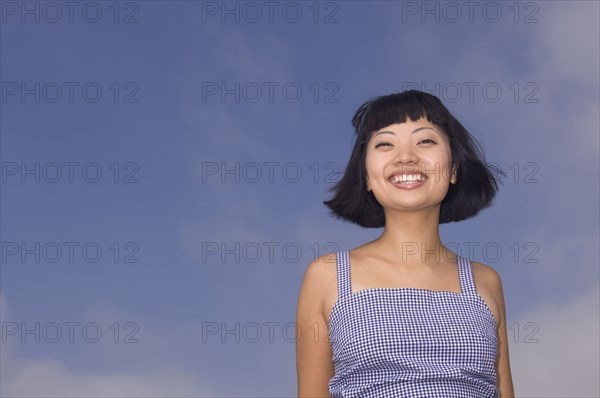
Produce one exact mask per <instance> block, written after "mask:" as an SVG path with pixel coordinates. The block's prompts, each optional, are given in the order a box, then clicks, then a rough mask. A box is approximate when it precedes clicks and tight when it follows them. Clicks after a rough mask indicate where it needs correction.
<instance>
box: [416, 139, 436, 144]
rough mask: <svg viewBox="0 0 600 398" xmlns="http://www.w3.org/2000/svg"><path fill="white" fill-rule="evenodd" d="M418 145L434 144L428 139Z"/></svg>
mask: <svg viewBox="0 0 600 398" xmlns="http://www.w3.org/2000/svg"><path fill="white" fill-rule="evenodd" d="M419 144H435V141H434V140H430V139H429V138H428V139H426V140H423V141H421V142H419Z"/></svg>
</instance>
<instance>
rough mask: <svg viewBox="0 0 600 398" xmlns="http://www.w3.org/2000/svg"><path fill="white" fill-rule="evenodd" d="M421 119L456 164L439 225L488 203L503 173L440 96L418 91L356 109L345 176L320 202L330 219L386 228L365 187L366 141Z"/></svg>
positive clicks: (374, 100) (471, 213)
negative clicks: (434, 129)
mask: <svg viewBox="0 0 600 398" xmlns="http://www.w3.org/2000/svg"><path fill="white" fill-rule="evenodd" d="M421 117H425V118H427V120H428V121H429V122H431V123H433V124H435V125H437V126H439V127H440V128H441V129H442V131H443V132H444V133H445V134H446V135H447V136H448V138H449V141H450V148H451V152H452V163H453V165H456V166H458V170H457V175H456V177H457V182H456V184H450V186H449V189H448V193H447V194H446V197H445V198H444V200H443V201H442V203H441V208H440V218H439V223H440V224H444V223H449V222H455V221H461V220H465V219H468V218H471V217H474V216H475V215H477V214H478V213H479V212H480V211H481V210H482V209H484V208H486V207H488V206H490V205H491V204H492V201H493V199H494V196H495V195H496V192H497V190H498V182H500V181H499V175H504V176H505V174H504V172H503V171H502V170H500V169H499V168H497V167H496V166H494V165H492V164H486V163H485V162H484V157H483V152H482V151H481V149H480V146H479V144H478V143H477V141H475V139H474V138H473V137H472V136H471V134H470V133H469V132H468V131H467V130H466V129H465V128H464V127H463V126H462V124H460V122H459V121H458V120H456V118H455V117H454V116H452V114H451V113H450V111H449V110H448V109H447V108H446V107H445V106H444V104H442V102H441V101H440V99H439V98H437V97H436V96H434V95H431V94H429V93H425V92H422V91H418V90H408V91H403V92H401V93H396V94H389V95H384V96H380V97H376V98H372V99H370V100H368V101H367V102H365V103H364V104H363V105H361V106H360V108H358V110H357V111H356V113H355V114H354V117H353V118H352V126H354V130H355V132H356V139H355V142H354V148H353V149H352V154H351V155H350V160H349V161H348V165H347V167H346V170H345V171H344V175H343V176H342V178H341V180H339V181H338V182H337V183H336V184H335V185H334V186H333V187H331V188H330V189H329V191H330V192H331V193H332V194H333V197H332V198H331V199H330V200H327V201H325V202H323V203H324V204H325V205H326V206H327V207H328V208H329V210H330V214H331V215H332V216H334V217H335V218H338V219H342V220H344V221H349V222H352V223H355V224H358V225H360V226H361V227H365V228H381V227H383V226H385V212H384V209H383V207H382V206H381V204H379V202H378V201H377V199H376V198H375V196H374V195H373V192H372V191H367V183H366V182H367V180H366V168H365V159H366V153H367V144H368V142H369V140H370V138H371V136H372V135H373V133H374V132H375V131H378V130H380V129H382V128H384V127H387V126H389V125H391V124H395V123H404V122H405V121H406V120H407V118H410V120H412V121H417V120H419V119H420V118H421Z"/></svg>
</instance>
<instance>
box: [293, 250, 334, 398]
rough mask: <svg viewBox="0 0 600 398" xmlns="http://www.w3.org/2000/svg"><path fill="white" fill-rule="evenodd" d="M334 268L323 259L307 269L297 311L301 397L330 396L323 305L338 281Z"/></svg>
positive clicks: (329, 357) (330, 372)
mask: <svg viewBox="0 0 600 398" xmlns="http://www.w3.org/2000/svg"><path fill="white" fill-rule="evenodd" d="M331 268H332V267H331V264H328V262H327V261H325V260H324V257H320V258H319V259H317V260H315V261H314V262H312V263H311V264H310V265H309V266H308V268H307V269H306V272H305V273H304V279H303V281H302V286H301V288H300V294H299V297H298V307H297V310H296V326H297V328H298V334H297V338H296V370H297V377H298V396H299V397H307V396H310V397H328V396H329V390H328V383H329V380H330V379H331V377H332V376H333V362H332V353H331V345H330V344H329V333H328V330H327V323H326V320H325V316H324V313H323V304H324V300H325V294H326V292H327V291H328V289H331V284H332V282H333V283H335V281H336V279H335V275H333V276H332V269H331ZM333 271H334V272H335V267H333ZM332 278H333V281H332Z"/></svg>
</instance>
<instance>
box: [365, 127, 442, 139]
mask: <svg viewBox="0 0 600 398" xmlns="http://www.w3.org/2000/svg"><path fill="white" fill-rule="evenodd" d="M421 130H433V131H435V132H436V133H438V134H440V132H439V131H437V130H436V129H434V128H433V127H426V126H424V127H419V128H416V129H414V130H413V131H412V132H411V134H415V133H418V132H419V131H421ZM379 134H392V135H396V133H394V132H393V131H389V130H382V131H378V132H376V133H375V134H374V135H373V138H375V137H377V136H378V135H379ZM440 135H441V134H440Z"/></svg>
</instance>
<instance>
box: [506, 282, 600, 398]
mask: <svg viewBox="0 0 600 398" xmlns="http://www.w3.org/2000/svg"><path fill="white" fill-rule="evenodd" d="M599 311H600V303H599V291H598V290H597V289H594V290H592V291H589V292H587V293H585V294H583V295H581V296H580V297H579V298H578V299H576V300H574V301H572V302H569V303H565V304H564V305H562V306H550V305H541V306H539V307H538V308H536V309H534V310H533V311H531V312H529V313H527V314H524V315H523V316H522V317H520V318H519V319H518V320H517V321H516V322H518V324H516V323H515V322H512V323H511V324H509V325H507V326H508V327H509V330H508V336H509V341H510V343H509V346H510V362H511V370H512V376H513V381H514V384H515V393H516V395H517V396H519V397H563V398H564V397H598V396H600V385H599V379H598V374H600V362H599V361H600V358H599V353H600V343H599V336H600V326H599ZM528 323H529V324H528ZM536 325H537V326H536ZM536 327H537V329H536ZM535 340H537V341H538V342H537V343H535V342H534V341H535ZM526 341H530V342H526Z"/></svg>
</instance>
